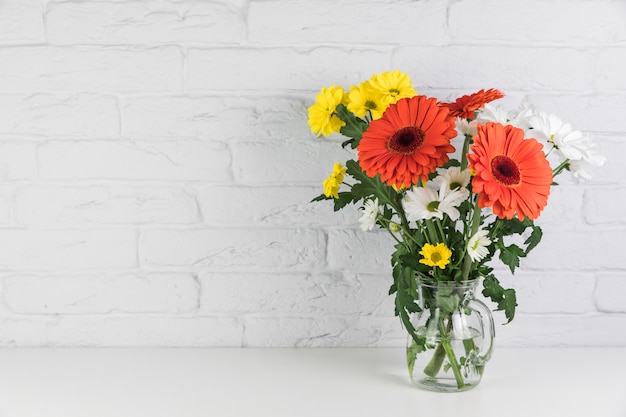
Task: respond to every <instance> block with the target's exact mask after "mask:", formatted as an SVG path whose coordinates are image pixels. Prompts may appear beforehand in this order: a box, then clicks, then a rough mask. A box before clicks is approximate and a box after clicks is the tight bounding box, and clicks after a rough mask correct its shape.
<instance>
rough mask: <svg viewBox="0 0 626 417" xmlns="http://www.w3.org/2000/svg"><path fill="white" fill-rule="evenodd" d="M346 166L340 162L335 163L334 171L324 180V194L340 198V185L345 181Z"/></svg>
mask: <svg viewBox="0 0 626 417" xmlns="http://www.w3.org/2000/svg"><path fill="white" fill-rule="evenodd" d="M345 173H346V168H345V167H344V166H343V165H341V164H340V163H335V165H334V166H333V172H332V174H330V175H329V176H328V179H326V180H325V181H324V183H323V184H324V195H325V196H326V197H332V198H339V186H340V185H341V183H343V177H344V175H345Z"/></svg>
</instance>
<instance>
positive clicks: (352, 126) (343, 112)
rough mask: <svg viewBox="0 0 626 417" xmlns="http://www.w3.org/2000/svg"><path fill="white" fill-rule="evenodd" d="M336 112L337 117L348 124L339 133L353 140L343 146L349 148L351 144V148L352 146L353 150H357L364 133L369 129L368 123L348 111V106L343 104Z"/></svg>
mask: <svg viewBox="0 0 626 417" xmlns="http://www.w3.org/2000/svg"><path fill="white" fill-rule="evenodd" d="M336 112H337V117H339V118H340V119H341V120H343V121H344V122H345V123H346V124H345V125H344V126H342V127H341V129H340V130H339V132H340V133H341V134H342V135H344V136H347V137H349V138H352V139H353V140H348V141H345V142H344V143H343V144H342V145H344V146H347V145H348V144H349V145H350V146H352V149H355V148H356V147H357V146H358V145H359V142H360V141H361V136H362V135H363V132H365V130H366V129H367V126H368V124H367V122H365V121H364V120H363V119H359V118H358V117H356V116H355V115H354V114H353V113H352V112H350V111H348V109H347V108H346V106H344V105H343V104H340V105H338V106H337V109H336Z"/></svg>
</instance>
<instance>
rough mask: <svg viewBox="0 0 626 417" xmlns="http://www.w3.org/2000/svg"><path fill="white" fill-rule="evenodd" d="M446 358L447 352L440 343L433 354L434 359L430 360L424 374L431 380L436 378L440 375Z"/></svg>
mask: <svg viewBox="0 0 626 417" xmlns="http://www.w3.org/2000/svg"><path fill="white" fill-rule="evenodd" d="M445 358H446V351H445V349H444V348H443V344H441V343H439V344H438V345H437V347H436V348H435V352H434V353H433V357H432V358H431V359H430V361H429V362H428V364H426V367H425V368H424V374H426V375H428V376H429V377H431V378H434V377H436V376H437V374H438V373H439V370H440V369H441V366H442V365H443V360H444V359H445Z"/></svg>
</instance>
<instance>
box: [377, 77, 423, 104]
mask: <svg viewBox="0 0 626 417" xmlns="http://www.w3.org/2000/svg"><path fill="white" fill-rule="evenodd" d="M370 85H371V87H372V88H373V89H375V90H377V91H379V92H380V93H381V94H382V95H383V100H384V101H385V105H386V106H388V105H390V104H393V103H395V102H396V101H398V100H400V99H401V98H406V97H408V98H410V97H415V96H416V95H417V93H416V92H415V90H414V89H413V86H412V85H411V79H410V78H409V76H408V75H407V74H406V72H400V71H399V70H395V71H387V72H383V73H380V74H374V75H373V76H372V78H371V79H370Z"/></svg>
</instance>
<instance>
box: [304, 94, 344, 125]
mask: <svg viewBox="0 0 626 417" xmlns="http://www.w3.org/2000/svg"><path fill="white" fill-rule="evenodd" d="M343 100H344V90H343V88H341V87H335V86H334V85H332V86H330V87H329V88H322V90H321V91H320V92H319V93H318V94H317V95H316V96H315V103H313V105H312V106H311V107H309V121H308V124H309V126H311V131H312V132H313V133H315V134H317V137H320V135H324V136H328V135H331V134H333V133H337V132H339V129H341V127H342V126H344V125H345V122H344V121H343V120H341V119H340V118H339V117H337V115H336V114H335V111H336V110H337V106H338V105H339V104H341V103H342V101H343Z"/></svg>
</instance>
